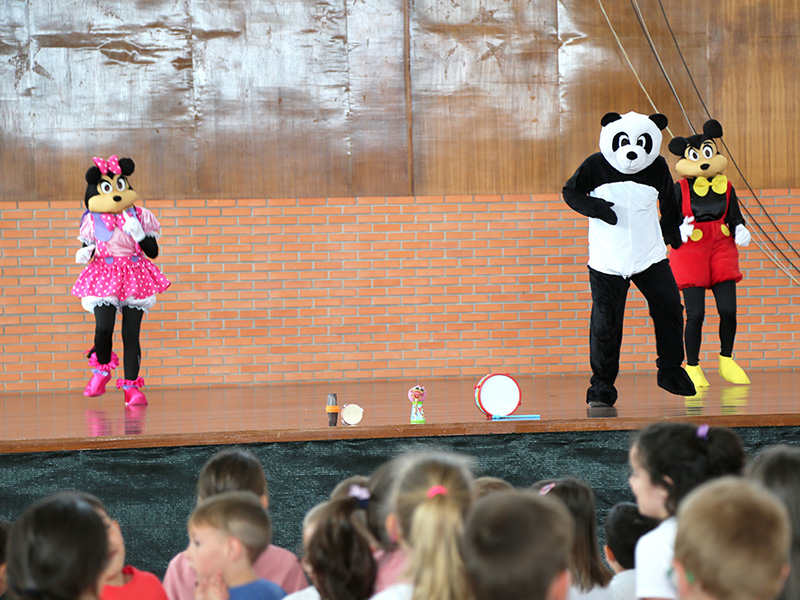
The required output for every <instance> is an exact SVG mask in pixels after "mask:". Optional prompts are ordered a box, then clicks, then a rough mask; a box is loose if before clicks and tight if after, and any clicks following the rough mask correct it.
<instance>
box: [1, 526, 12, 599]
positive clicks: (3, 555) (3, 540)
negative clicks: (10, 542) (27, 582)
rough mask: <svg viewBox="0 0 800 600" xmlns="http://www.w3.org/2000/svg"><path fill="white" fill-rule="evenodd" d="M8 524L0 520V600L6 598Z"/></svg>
mask: <svg viewBox="0 0 800 600" xmlns="http://www.w3.org/2000/svg"><path fill="white" fill-rule="evenodd" d="M9 527H10V524H9V522H8V521H6V520H5V519H0V600H3V599H4V598H5V597H6V590H7V589H8V581H7V580H6V540H7V539H8V528H9Z"/></svg>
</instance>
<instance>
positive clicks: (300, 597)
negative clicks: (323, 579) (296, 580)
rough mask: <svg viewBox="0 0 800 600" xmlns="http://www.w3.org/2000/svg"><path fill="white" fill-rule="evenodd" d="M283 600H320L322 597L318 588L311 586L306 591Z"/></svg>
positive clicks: (290, 595)
mask: <svg viewBox="0 0 800 600" xmlns="http://www.w3.org/2000/svg"><path fill="white" fill-rule="evenodd" d="M283 600H320V595H319V592H318V591H317V588H315V587H314V586H313V585H311V586H308V587H307V588H306V589H304V590H300V591H299V592H295V593H294V594H289V595H288V596H286V597H284V599H283Z"/></svg>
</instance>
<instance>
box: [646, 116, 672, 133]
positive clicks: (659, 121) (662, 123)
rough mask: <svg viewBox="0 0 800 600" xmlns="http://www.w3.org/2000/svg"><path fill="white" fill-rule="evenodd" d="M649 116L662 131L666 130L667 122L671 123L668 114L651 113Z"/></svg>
mask: <svg viewBox="0 0 800 600" xmlns="http://www.w3.org/2000/svg"><path fill="white" fill-rule="evenodd" d="M648 118H649V119H650V120H651V121H652V122H653V123H655V124H656V127H658V128H659V129H660V130H661V131H664V130H665V129H666V128H667V123H669V120H668V119H667V116H666V115H662V114H661V113H656V114H654V115H650V116H649V117H648Z"/></svg>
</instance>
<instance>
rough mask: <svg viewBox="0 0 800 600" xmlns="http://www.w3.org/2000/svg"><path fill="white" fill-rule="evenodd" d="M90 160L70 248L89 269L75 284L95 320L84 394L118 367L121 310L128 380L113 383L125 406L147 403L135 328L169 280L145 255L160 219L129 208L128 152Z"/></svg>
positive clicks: (152, 249)
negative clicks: (115, 345) (76, 244)
mask: <svg viewBox="0 0 800 600" xmlns="http://www.w3.org/2000/svg"><path fill="white" fill-rule="evenodd" d="M93 161H94V164H95V166H93V167H91V168H90V169H89V170H88V171H87V172H86V183H87V184H88V185H87V187H86V196H85V198H84V203H85V205H86V212H85V213H84V214H83V218H82V219H81V225H80V234H79V236H78V239H79V240H80V241H81V242H83V247H82V248H81V249H80V250H78V251H77V253H76V254H75V262H77V263H78V264H85V265H86V267H84V269H83V271H82V272H81V274H80V276H79V277H78V280H77V281H76V282H75V285H74V286H73V287H72V294H73V295H74V296H78V297H79V298H80V299H81V304H82V305H83V307H84V308H85V309H86V310H87V311H89V312H90V313H93V314H94V318H95V323H96V325H95V332H94V347H93V348H92V349H91V350H90V351H89V353H88V354H87V356H88V358H89V367H90V368H91V369H92V378H91V379H90V380H89V383H88V385H87V386H86V389H85V390H84V391H83V394H84V395H85V396H102V395H103V394H104V393H105V391H106V384H107V383H108V382H109V380H110V379H111V371H112V370H113V369H115V368H116V367H117V366H118V365H119V358H118V357H117V355H116V354H115V353H114V352H112V350H111V346H112V339H113V335H114V323H115V321H116V316H117V312H121V313H122V343H123V348H124V356H123V359H124V366H125V379H117V389H120V388H122V389H123V390H125V404H126V405H129V406H130V405H137V404H138V405H142V404H147V399H146V398H145V396H144V394H143V393H142V391H141V390H140V388H141V387H142V386H143V385H144V380H143V379H142V378H141V377H139V362H140V359H141V349H140V346H139V331H140V328H141V325H142V318H143V317H144V313H145V312H147V311H148V310H150V308H152V307H153V305H154V304H155V303H156V294H157V293H158V292H163V291H164V290H166V289H167V288H168V287H169V285H170V282H169V280H167V278H166V277H164V275H163V274H162V273H161V271H159V270H158V267H156V266H155V265H154V264H153V263H152V262H151V261H150V260H149V259H150V258H156V257H157V256H158V242H157V241H156V238H157V237H158V235H159V230H160V228H161V225H160V224H159V222H158V220H156V218H155V216H154V215H153V213H151V212H150V211H149V210H147V209H144V208H141V207H138V206H134V203H135V202H136V199H137V198H138V196H137V194H136V192H134V191H133V188H131V186H130V183H128V176H130V175H131V173H133V169H134V164H133V161H132V160H131V159H130V158H120V159H118V158H117V157H116V156H112V157H110V158H109V159H108V160H107V161H106V160H103V159H102V158H96V157H95V158H94V159H93Z"/></svg>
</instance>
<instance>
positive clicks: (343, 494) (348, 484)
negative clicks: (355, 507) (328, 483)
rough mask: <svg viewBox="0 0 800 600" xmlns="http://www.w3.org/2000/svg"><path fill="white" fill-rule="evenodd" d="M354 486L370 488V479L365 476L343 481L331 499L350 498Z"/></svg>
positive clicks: (354, 476) (355, 476)
mask: <svg viewBox="0 0 800 600" xmlns="http://www.w3.org/2000/svg"><path fill="white" fill-rule="evenodd" d="M353 486H357V487H360V488H364V489H366V488H367V487H368V486H369V477H367V476H365V475H351V476H350V477H347V478H345V479H342V480H341V481H340V482H339V483H337V484H336V487H334V488H333V491H332V492H331V495H330V497H329V499H330V500H341V499H342V498H350V491H351V489H352V488H353Z"/></svg>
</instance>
